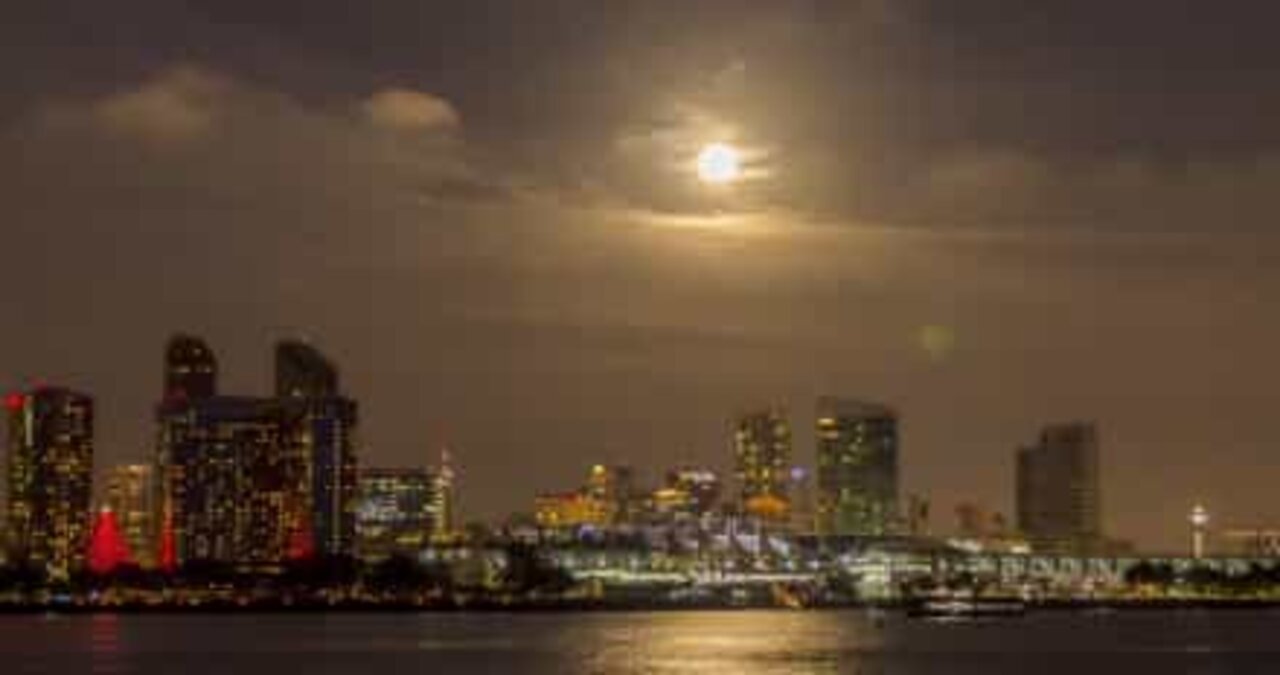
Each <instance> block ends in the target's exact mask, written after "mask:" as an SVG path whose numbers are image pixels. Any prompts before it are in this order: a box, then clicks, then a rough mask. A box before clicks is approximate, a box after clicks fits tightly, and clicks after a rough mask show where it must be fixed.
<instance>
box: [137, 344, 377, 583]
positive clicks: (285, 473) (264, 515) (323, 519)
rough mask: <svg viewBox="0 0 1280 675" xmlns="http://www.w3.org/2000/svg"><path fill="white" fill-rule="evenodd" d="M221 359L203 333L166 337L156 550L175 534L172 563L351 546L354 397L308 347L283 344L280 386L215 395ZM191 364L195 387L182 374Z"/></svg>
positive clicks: (237, 560) (329, 552)
mask: <svg viewBox="0 0 1280 675" xmlns="http://www.w3.org/2000/svg"><path fill="white" fill-rule="evenodd" d="M192 364H197V365H198V364H205V365H204V367H200V368H197V367H195V365H192ZM213 364H216V360H215V359H214V356H213V352H212V350H210V349H209V348H208V347H207V346H206V345H205V344H204V342H203V341H201V340H199V339H198V338H195V337H191V336H179V337H176V338H174V339H173V340H171V341H170V346H169V349H168V351H167V353H166V362H165V369H166V391H165V396H164V399H163V401H162V402H161V404H160V406H159V408H158V411H157V416H158V420H159V427H160V438H159V442H158V451H157V462H156V464H157V469H156V471H157V476H158V478H159V480H157V484H158V485H159V490H158V493H159V499H158V502H159V505H160V513H161V514H162V515H161V517H159V518H157V519H156V520H158V521H159V522H158V523H156V527H155V528H153V531H156V532H157V534H158V535H159V536H158V537H157V538H155V539H154V541H155V542H156V544H157V545H156V546H153V549H155V548H166V547H165V546H164V545H165V544H166V543H167V542H169V541H172V543H173V545H172V547H168V548H171V550H172V551H173V562H174V563H176V564H181V563H185V562H188V561H191V560H200V559H208V560H216V561H221V562H228V563H234V564H237V565H244V566H273V565H278V564H280V563H281V562H283V561H284V560H285V559H286V558H288V557H290V556H304V555H305V556H310V555H321V556H333V555H354V553H355V506H356V491H357V479H356V467H355V451H354V448H355V440H354V431H355V425H356V404H355V402H354V401H352V400H350V399H347V398H344V397H342V396H341V395H340V394H339V393H338V376H337V372H336V370H335V369H334V367H333V366H332V365H331V364H330V363H329V361H328V360H327V359H326V358H325V357H324V356H323V355H321V354H320V353H319V352H318V351H316V350H315V349H313V348H312V347H310V346H308V345H305V344H302V343H299V342H282V343H280V344H279V345H277V347H276V364H275V366H276V367H275V381H276V390H277V391H276V394H277V395H276V397H274V398H259V397H246V396H220V395H218V394H217V390H216V386H215V384H216V382H215V380H214V379H213V374H214V373H216V367H215V366H214V365H213ZM193 373H194V374H199V375H200V377H198V378H196V382H195V383H194V384H193V383H191V382H186V381H184V380H183V377H188V378H191V377H194V375H193ZM175 392H178V393H175ZM191 392H198V394H199V395H193V394H192V393H191ZM303 540H305V541H303ZM165 562H168V561H165Z"/></svg>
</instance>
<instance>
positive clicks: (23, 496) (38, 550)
mask: <svg viewBox="0 0 1280 675" xmlns="http://www.w3.org/2000/svg"><path fill="white" fill-rule="evenodd" d="M5 410H6V413H7V416H8V430H9V431H8V509H7V514H8V527H9V530H10V532H9V536H10V545H11V547H12V549H13V550H12V562H13V563H16V564H19V565H24V566H27V567H30V568H32V569H34V570H37V571H39V572H43V573H44V574H46V575H48V576H49V577H50V578H59V579H65V578H67V577H68V576H69V575H70V574H71V573H72V572H75V571H78V570H80V569H81V568H83V566H84V562H85V546H86V544H87V542H88V533H89V532H88V531H89V518H90V515H91V514H90V507H91V502H90V500H91V498H92V476H93V400H92V399H91V398H89V397H88V396H86V395H84V394H80V393H76V392H74V391H71V390H69V389H62V388H56V387H41V388H38V389H35V390H33V391H30V392H26V393H17V394H10V395H9V396H7V397H6V398H5Z"/></svg>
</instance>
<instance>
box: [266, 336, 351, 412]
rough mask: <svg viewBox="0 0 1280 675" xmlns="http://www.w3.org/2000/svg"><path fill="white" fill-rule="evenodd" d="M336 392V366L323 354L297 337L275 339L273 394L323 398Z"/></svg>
mask: <svg viewBox="0 0 1280 675" xmlns="http://www.w3.org/2000/svg"><path fill="white" fill-rule="evenodd" d="M337 395H338V370H337V369H336V368H335V367H334V366H333V364H332V363H331V362H330V361H329V359H328V358H326V357H325V355H324V354H321V353H320V352H319V350H317V349H316V348H315V347H312V346H311V345H309V344H307V343H305V342H301V341H298V340H281V341H280V342H278V343H276V396H277V397H278V398H327V397H331V396H337Z"/></svg>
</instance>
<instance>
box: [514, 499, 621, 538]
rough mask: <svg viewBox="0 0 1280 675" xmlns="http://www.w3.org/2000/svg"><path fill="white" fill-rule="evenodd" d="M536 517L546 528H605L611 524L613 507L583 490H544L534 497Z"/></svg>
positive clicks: (539, 525)
mask: <svg viewBox="0 0 1280 675" xmlns="http://www.w3.org/2000/svg"><path fill="white" fill-rule="evenodd" d="M533 512H534V518H535V519H536V521H537V524H538V527H539V528H541V529H545V530H573V529H577V528H580V527H594V528H604V527H607V526H608V525H609V524H610V519H611V518H612V516H613V514H612V509H611V508H610V507H609V504H608V503H607V502H603V501H600V500H599V499H596V498H595V497H592V496H591V495H589V494H586V493H584V492H583V491H580V490H579V491H574V492H558V493H544V494H540V495H538V496H536V497H535V498H534V500H533Z"/></svg>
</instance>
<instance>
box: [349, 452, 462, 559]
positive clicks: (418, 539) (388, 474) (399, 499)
mask: <svg viewBox="0 0 1280 675" xmlns="http://www.w3.org/2000/svg"><path fill="white" fill-rule="evenodd" d="M439 487H440V483H439V481H438V476H437V475H436V474H435V472H432V471H430V470H428V469H421V468H412V469H361V470H360V501H359V507H358V508H357V509H356V533H357V537H358V541H359V544H358V547H357V548H358V551H359V554H360V558H361V559H363V560H365V561H368V562H377V561H379V560H385V559H386V558H388V557H390V556H392V555H408V556H412V557H417V555H418V553H419V552H421V551H422V549H423V548H424V547H425V546H426V545H427V544H428V543H429V540H430V537H431V535H432V534H433V533H435V532H437V531H439V530H440V520H441V518H442V517H443V516H444V515H445V514H443V513H441V512H440V511H439V507H440V500H439V498H438V495H437V494H436V493H437V491H438V490H439Z"/></svg>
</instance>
